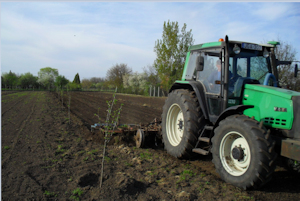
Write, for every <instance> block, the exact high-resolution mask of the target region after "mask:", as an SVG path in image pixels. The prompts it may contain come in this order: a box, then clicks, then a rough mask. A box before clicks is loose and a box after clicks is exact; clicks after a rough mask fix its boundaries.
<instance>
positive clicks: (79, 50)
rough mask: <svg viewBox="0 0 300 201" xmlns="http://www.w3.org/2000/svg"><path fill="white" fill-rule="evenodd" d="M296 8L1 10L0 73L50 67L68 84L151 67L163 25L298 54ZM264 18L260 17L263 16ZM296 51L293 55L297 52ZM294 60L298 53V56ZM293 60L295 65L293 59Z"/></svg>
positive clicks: (46, 5) (74, 5)
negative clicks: (114, 69) (279, 43)
mask: <svg viewBox="0 0 300 201" xmlns="http://www.w3.org/2000/svg"><path fill="white" fill-rule="evenodd" d="M299 5H300V4H299V3H219V2H213V3H208V2H194V3H172V2H163V3H162V2H145V3H144V2H113V3H111V2H94V3H91V2H88V3H82V2H70V3H60V2H43V3H39V2H34V3H32V2H31V3H27V2H26V3H21V2H13V3H2V4H1V68H2V69H1V70H2V72H8V71H9V70H12V71H13V72H16V73H25V72H31V73H32V74H35V75H37V72H38V71H39V69H40V68H43V67H46V66H50V67H53V68H57V69H59V73H60V74H62V75H65V76H66V77H67V78H68V79H70V80H73V78H74V76H75V74H76V73H79V75H80V77H81V78H89V77H94V76H98V77H105V76H106V72H107V70H108V69H109V68H110V67H111V66H112V65H114V64H117V63H126V64H128V66H129V67H132V68H133V71H139V72H142V69H143V67H145V66H147V65H150V64H152V63H153V61H154V59H155V53H154V52H153V48H154V43H155V41H156V40H157V39H161V36H162V28H163V23H164V21H168V20H170V21H178V23H179V26H180V28H181V27H182V25H183V23H186V24H187V30H190V29H192V30H193V31H192V34H193V36H194V39H195V43H204V42H212V41H216V40H218V39H219V38H220V37H224V36H225V35H226V34H228V35H229V38H230V39H232V40H244V41H249V42H257V43H260V42H261V41H263V40H265V39H266V40H273V39H274V36H275V37H276V38H277V36H278V35H280V36H281V37H282V40H285V39H287V40H288V41H287V42H289V43H291V44H293V45H294V47H297V48H298V47H300V44H299V42H298V35H299V26H296V25H298V24H299V20H300V18H299V16H300V14H299V10H300V9H299ZM266 13H267V15H265V14H266ZM298 52H299V53H300V51H299V48H298ZM298 55H299V54H298ZM299 60H300V59H299Z"/></svg>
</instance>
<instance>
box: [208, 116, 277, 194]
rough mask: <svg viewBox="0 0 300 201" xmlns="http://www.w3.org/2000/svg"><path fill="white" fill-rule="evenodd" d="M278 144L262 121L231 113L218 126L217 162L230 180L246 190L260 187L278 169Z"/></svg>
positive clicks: (214, 151)
mask: <svg viewBox="0 0 300 201" xmlns="http://www.w3.org/2000/svg"><path fill="white" fill-rule="evenodd" d="M274 146H275V141H274V140H272V139H271V136H270V135H269V133H267V132H266V129H265V128H264V127H263V125H262V124H259V122H257V121H256V120H254V119H250V118H249V117H247V116H245V115H235V116H229V117H227V118H226V119H224V120H222V121H221V122H220V124H219V126H218V127H217V128H216V129H215V135H214V137H213V138H212V155H213V163H214V164H215V167H216V170H217V172H218V173H219V175H220V176H221V178H222V179H223V180H225V181H226V182H228V183H231V184H233V185H235V186H237V187H240V188H243V189H248V188H258V187H261V186H262V185H264V184H265V183H267V182H268V181H269V180H270V179H271V175H272V173H273V171H274V169H275V166H276V165H275V159H276V153H275V150H274Z"/></svg>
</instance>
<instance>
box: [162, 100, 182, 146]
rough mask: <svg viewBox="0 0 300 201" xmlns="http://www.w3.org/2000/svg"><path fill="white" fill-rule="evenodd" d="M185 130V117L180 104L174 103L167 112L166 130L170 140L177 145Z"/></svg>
mask: <svg viewBox="0 0 300 201" xmlns="http://www.w3.org/2000/svg"><path fill="white" fill-rule="evenodd" d="M183 130H184V118H183V114H182V110H181V108H180V107H179V105H178V104H173V105H172V106H171V107H170V108H169V111H168V113H167V120H166V131H167V136H168V139H169V142H170V143H171V145H173V146H177V145H178V144H179V143H180V142H181V139H182V136H183Z"/></svg>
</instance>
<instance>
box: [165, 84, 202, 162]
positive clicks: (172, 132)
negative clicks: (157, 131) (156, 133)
mask: <svg viewBox="0 0 300 201" xmlns="http://www.w3.org/2000/svg"><path fill="white" fill-rule="evenodd" d="M204 121H205V120H204V117H203V113H202V111H201V108H200V106H199V102H198V99H197V97H196V95H195V92H194V91H189V90H185V89H178V90H174V91H172V92H171V93H169V95H168V98H167V100H166V102H165V105H164V107H163V113H162V137H163V143H164V147H165V149H166V150H167V152H168V153H169V154H170V155H172V156H174V157H176V158H180V159H182V158H189V157H191V155H192V149H193V148H195V145H196V143H197V140H198V137H199V133H200V131H201V130H202V129H203V127H204V125H205V122H204Z"/></svg>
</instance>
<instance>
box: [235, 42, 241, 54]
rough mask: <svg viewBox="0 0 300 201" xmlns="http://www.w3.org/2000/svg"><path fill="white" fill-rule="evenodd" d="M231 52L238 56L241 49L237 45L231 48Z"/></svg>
mask: <svg viewBox="0 0 300 201" xmlns="http://www.w3.org/2000/svg"><path fill="white" fill-rule="evenodd" d="M233 52H234V53H235V54H239V53H240V52H241V48H240V47H239V46H238V45H237V44H235V45H234V47H233Z"/></svg>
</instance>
